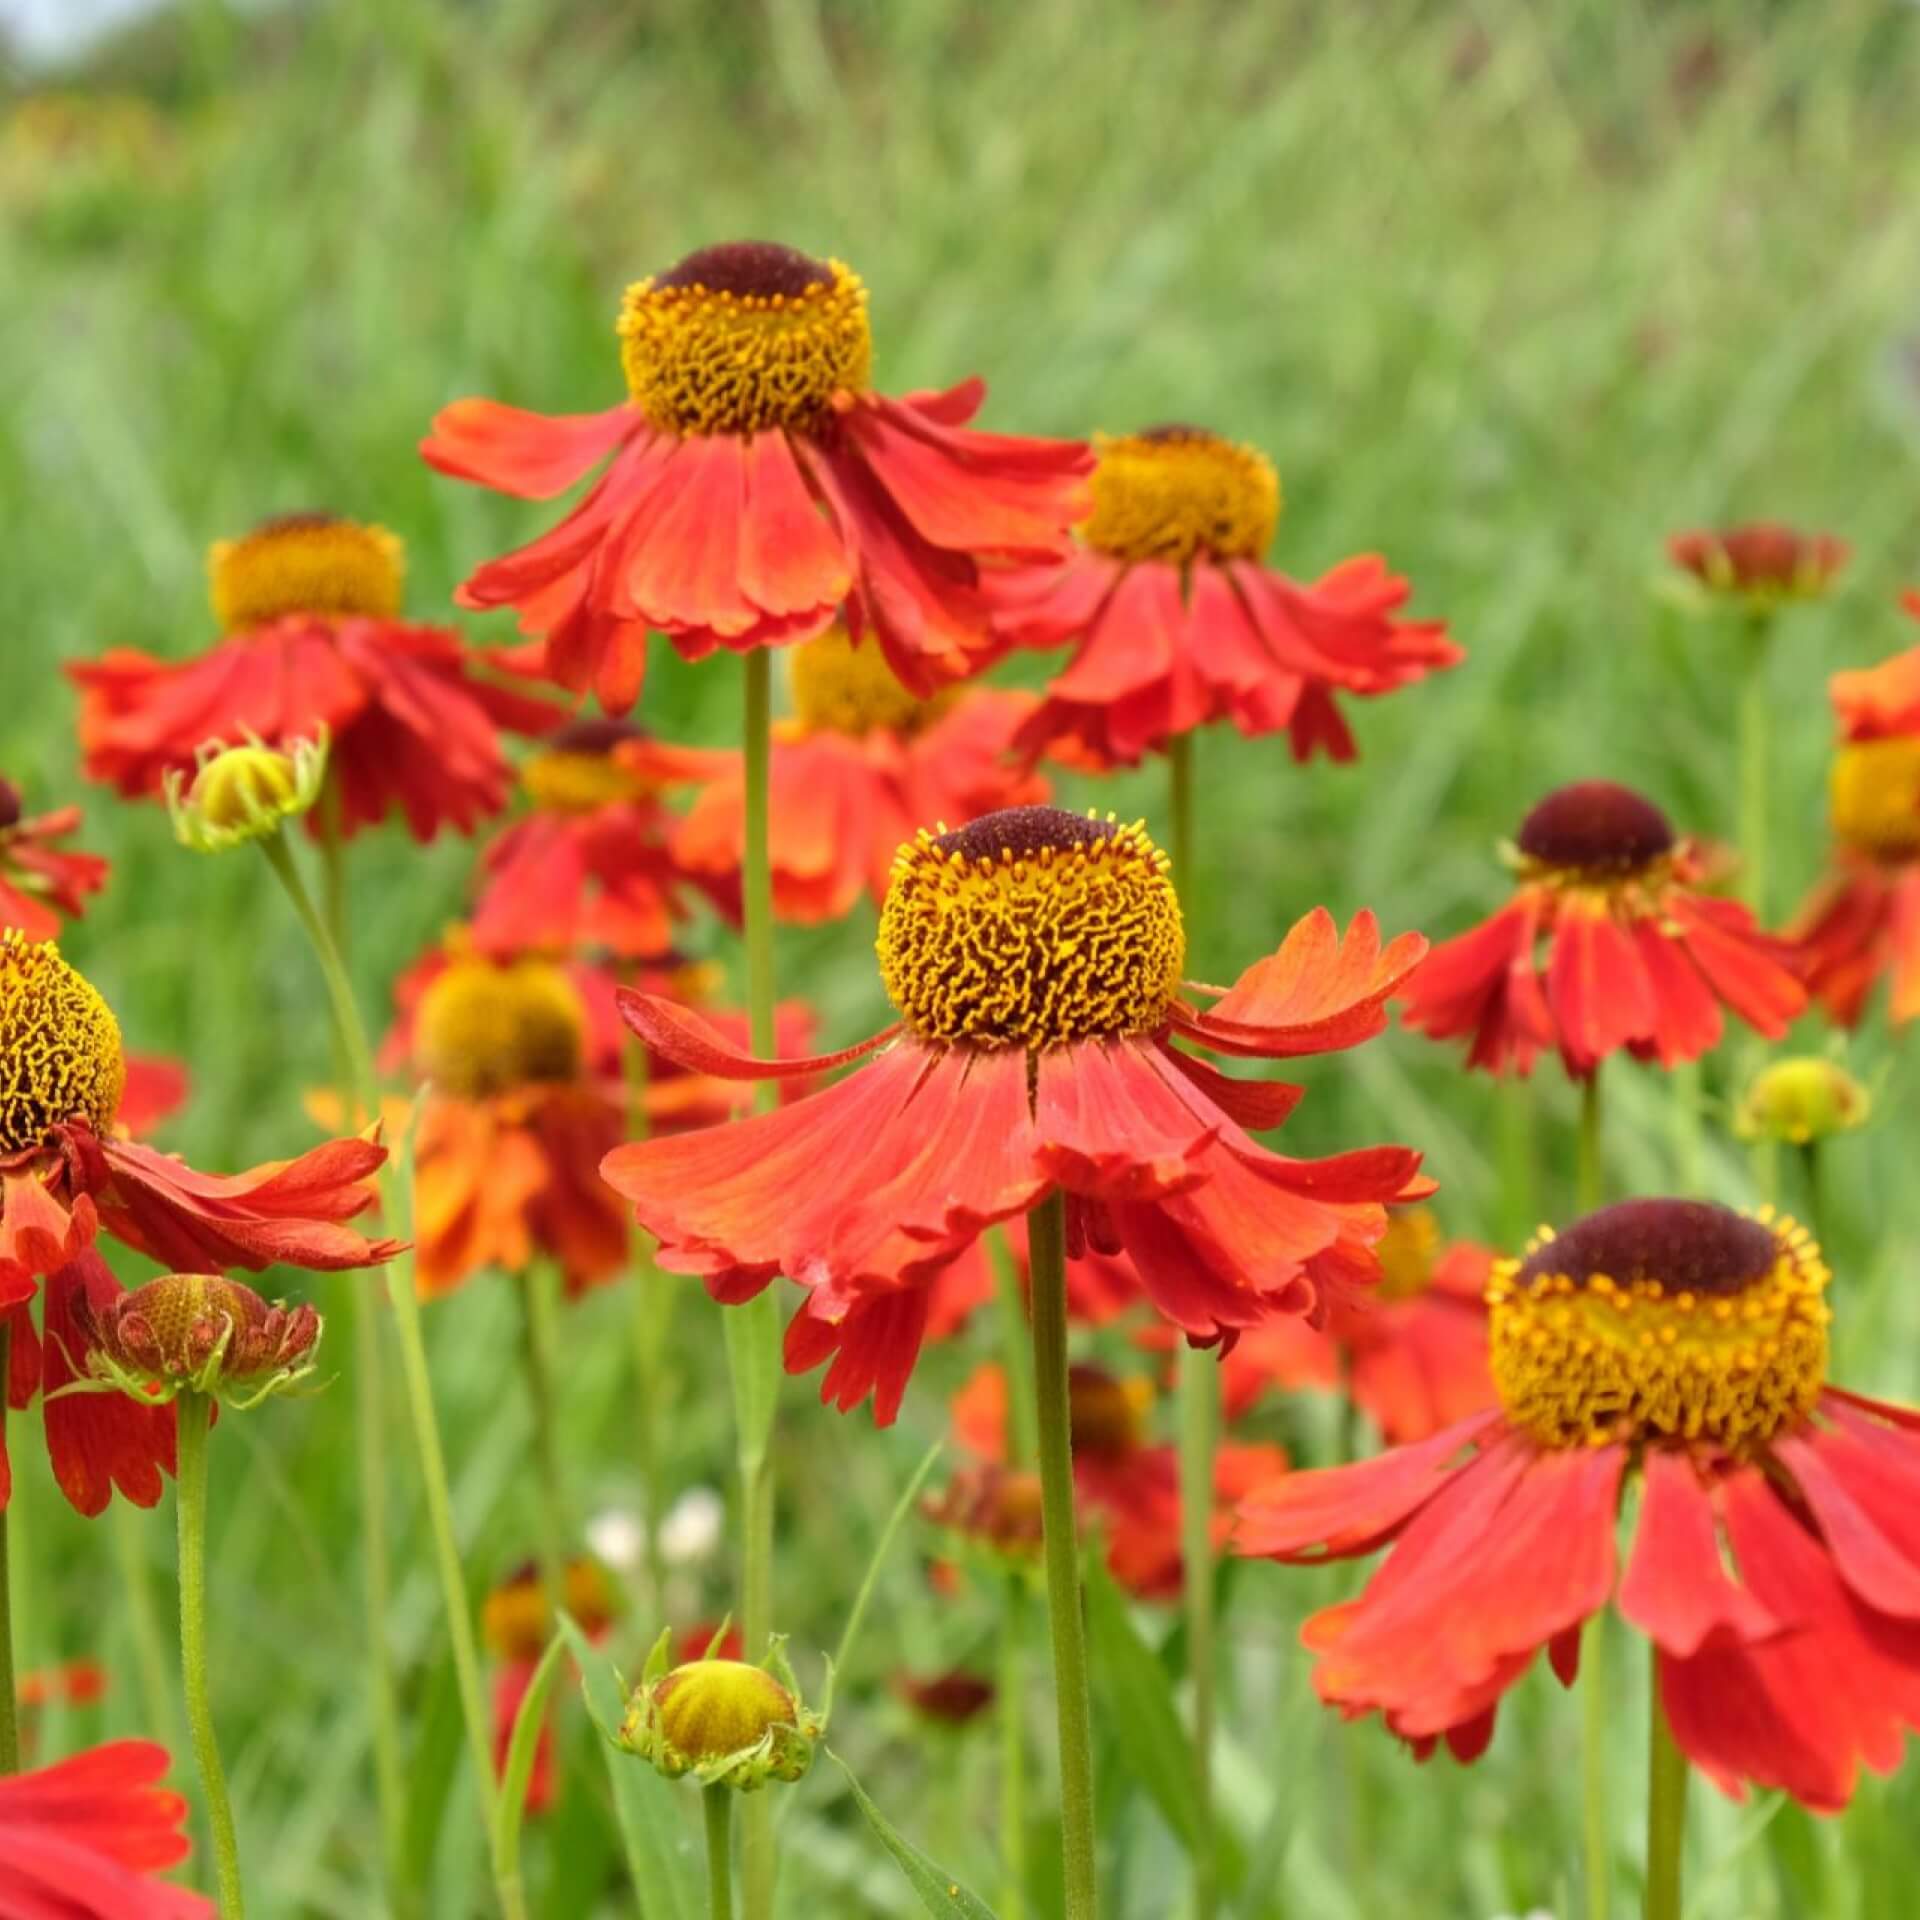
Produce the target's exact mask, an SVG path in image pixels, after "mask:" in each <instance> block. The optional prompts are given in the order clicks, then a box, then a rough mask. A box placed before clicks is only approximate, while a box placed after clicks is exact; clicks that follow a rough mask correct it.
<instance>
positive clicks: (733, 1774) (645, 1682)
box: [620, 1632, 822, 1792]
mask: <svg viewBox="0 0 1920 1920" xmlns="http://www.w3.org/2000/svg"><path fill="white" fill-rule="evenodd" d="M672 1643H673V1636H672V1634H671V1632H664V1633H662V1634H661V1636H660V1638H659V1639H658V1640H657V1641H655V1642H654V1646H653V1651H652V1653H650V1654H649V1655H648V1656H647V1665H646V1671H645V1673H644V1674H643V1675H642V1676H641V1681H640V1685H639V1687H638V1688H637V1689H636V1690H635V1692H634V1694H633V1698H632V1700H631V1701H630V1702H629V1703H628V1707H627V1717H626V1719H625V1721H624V1722H623V1723H622V1725H621V1728H620V1744H621V1745H622V1746H623V1747H625V1748H626V1749H627V1751H628V1752H629V1753H635V1754H638V1755H639V1756H640V1758H641V1759H643V1760H645V1761H648V1762H649V1763H650V1764H651V1765H652V1766H654V1767H655V1768H657V1769H658V1770H659V1771H660V1772H661V1773H663V1774H665V1775H666V1776H667V1777H668V1778H669V1779H678V1778H679V1776H680V1775H682V1774H685V1773H691V1774H692V1775H694V1777H695V1778H696V1779H698V1780H699V1781H700V1782H701V1783H702V1784H703V1785H705V1786H718V1785H726V1786H729V1787H734V1788H737V1789H738V1790H740V1791H741V1792H751V1791H752V1790H753V1789H755V1788H757V1787H762V1786H764V1785H765V1784H766V1783H767V1782H768V1781H769V1780H798V1779H800V1778H801V1777H802V1775H804V1774H805V1773H806V1771H807V1769H808V1768H809V1767H810V1766H811V1765H812V1764H813V1748H814V1743H815V1741H816V1740H818V1739H819V1737H820V1734H821V1731H822V1722H821V1719H820V1716H819V1715H818V1714H816V1713H813V1712H810V1711H809V1710H808V1708H807V1707H806V1705H805V1704H804V1703H803V1702H802V1701H801V1699H800V1690H799V1685H798V1683H797V1682H796V1681H795V1679H794V1677H793V1669H792V1668H791V1667H790V1666H788V1664H787V1660H786V1656H785V1654H784V1653H783V1652H782V1651H781V1649H780V1646H779V1643H778V1642H775V1644H774V1645H773V1646H772V1647H771V1648H770V1649H769V1651H768V1655H767V1659H766V1662H765V1664H764V1665H761V1666H749V1665H748V1664H747V1663H746V1662H745V1661H743V1660H723V1659H719V1658H717V1657H716V1656H715V1655H713V1654H712V1653H711V1652H709V1653H708V1654H706V1655H704V1656H703V1657H702V1658H700V1659H698V1660H689V1661H686V1662H683V1663H682V1664H681V1665H679V1666H677V1667H670V1666H669V1665H668V1661H669V1660H670V1659H671V1657H672V1654H671V1648H672Z"/></svg>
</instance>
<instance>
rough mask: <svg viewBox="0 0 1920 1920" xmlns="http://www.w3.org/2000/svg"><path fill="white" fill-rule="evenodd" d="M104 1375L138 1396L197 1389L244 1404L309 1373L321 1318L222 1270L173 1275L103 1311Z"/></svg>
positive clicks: (100, 1348) (98, 1353) (96, 1364)
mask: <svg viewBox="0 0 1920 1920" xmlns="http://www.w3.org/2000/svg"><path fill="white" fill-rule="evenodd" d="M93 1332H94V1337H95V1340H96V1343H97V1344H96V1347H95V1351H94V1354H93V1358H92V1364H93V1369H94V1373H95V1375H96V1377H97V1378H99V1379H101V1380H103V1381H105V1382H107V1383H108V1384H110V1385H113V1386H116V1387H118V1388H120V1389H121V1390H122V1391H123V1392H128V1393H132V1394H133V1395H134V1396H135V1397H136V1398H143V1399H149V1400H151V1399H162V1400H170V1399H172V1398H173V1397H174V1395H176V1394H179V1393H184V1392H188V1391H192V1392H194V1393H205V1394H212V1395H214V1396H216V1397H217V1398H219V1399H221V1400H224V1401H225V1402H226V1403H227V1404H228V1405H230V1406H233V1407H236V1408H241V1409H244V1408H246V1407H250V1406H253V1405H255V1404H256V1403H258V1402H259V1401H261V1400H264V1399H265V1398H266V1397H267V1396H268V1395H269V1394H273V1393H284V1392H286V1391H287V1390H288V1389H289V1388H292V1387H296V1386H299V1385H300V1384H301V1383H302V1382H303V1381H305V1380H307V1379H309V1378H310V1377H311V1376H312V1374H313V1371H314V1352H315V1350H316V1348H317V1347H318V1346H319V1344H320V1333H321V1319H320V1315H319V1314H318V1313H317V1312H315V1310H314V1309H313V1308H312V1307H311V1306H310V1305H308V1304H306V1303H305V1302H302V1303H300V1304H299V1305H297V1306H291V1307H290V1306H288V1305H287V1303H286V1302H285V1301H283V1300H275V1301H267V1300H263V1299H262V1298H261V1297H260V1295H259V1294H257V1293H255V1292H254V1290H253V1289H252V1288H251V1287H248V1286H242V1285H241V1283H240V1282H239V1281H237V1280H229V1279H227V1278H226V1277H225V1276H224V1275H221V1274H217V1273H166V1274H162V1275H161V1276H160V1278H159V1279H157V1280H149V1281H148V1282H147V1283H146V1285H145V1286H141V1287H136V1288H134V1290H133V1291H132V1292H131V1293H127V1294H122V1295H121V1296H120V1297H119V1298H118V1299H117V1300H116V1301H115V1302H114V1303H113V1305H112V1306H111V1307H110V1308H109V1309H108V1311H107V1312H106V1313H105V1314H104V1315H102V1316H100V1317H99V1319H98V1320H97V1322H96V1324H95V1326H94V1328H93Z"/></svg>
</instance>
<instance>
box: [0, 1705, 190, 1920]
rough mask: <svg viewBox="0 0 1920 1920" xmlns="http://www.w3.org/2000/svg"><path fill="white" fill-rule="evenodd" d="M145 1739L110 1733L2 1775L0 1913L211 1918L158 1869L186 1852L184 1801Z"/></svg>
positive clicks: (36, 1918) (162, 1757) (17, 1918)
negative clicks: (42, 1763)
mask: <svg viewBox="0 0 1920 1920" xmlns="http://www.w3.org/2000/svg"><path fill="white" fill-rule="evenodd" d="M172 1764H173V1763H172V1761H171V1760H170V1759H169V1758H168V1755H167V1750H166V1748H165V1747H158V1746H155V1745H154V1744H153V1743H152V1742H151V1741H148V1740H110V1741H108V1742H107V1743H106V1745H105V1746H99V1747H89V1748H88V1749H87V1751H86V1752H85V1753H76V1754H75V1755H74V1756H73V1757H72V1758H71V1759H70V1760H61V1761H58V1762H57V1763H56V1764H54V1765H53V1766H50V1767H37V1768H35V1769H34V1771H33V1772H31V1773H16V1774H9V1775H7V1776H5V1777H0V1920H213V1902H212V1901H210V1900H204V1899H202V1898H201V1896H200V1895H199V1894H197V1893H189V1892H188V1891H187V1890H186V1889H185V1888H184V1887H171V1886H168V1885H167V1884H166V1883H165V1882H164V1881H161V1880H156V1879H154V1878H153V1877H152V1876H153V1875H155V1874H157V1873H163V1872H165V1871H166V1869H167V1868H168V1867H173V1866H178V1865H179V1863H180V1862H181V1861H182V1860H184V1859H185V1858H186V1857H187V1852H188V1846H187V1836H186V1833H185V1831H184V1828H185V1825H186V1818H187V1803H186V1801H184V1800H183V1799H182V1798H181V1797H180V1796H179V1795H178V1794H177V1793H169V1792H168V1791H167V1790H166V1789H165V1788H164V1787H162V1786H161V1785H160V1781H161V1780H162V1779H163V1778H165V1776H166V1773H167V1770H168V1768H169V1767H170V1766H171V1765H172Z"/></svg>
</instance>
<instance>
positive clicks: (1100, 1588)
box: [1086, 1554, 1246, 1888]
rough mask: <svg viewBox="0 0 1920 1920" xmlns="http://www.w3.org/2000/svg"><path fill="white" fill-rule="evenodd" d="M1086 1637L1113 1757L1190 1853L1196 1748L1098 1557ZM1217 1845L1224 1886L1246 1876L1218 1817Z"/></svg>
mask: <svg viewBox="0 0 1920 1920" xmlns="http://www.w3.org/2000/svg"><path fill="white" fill-rule="evenodd" d="M1086 1585H1087V1638H1088V1642H1089V1646H1088V1654H1089V1663H1090V1665H1091V1667H1092V1679H1093V1691H1094V1693H1095V1694H1096V1695H1097V1696H1098V1703H1099V1708H1100V1718H1101V1719H1102V1720H1103V1721H1104V1722H1105V1723H1106V1725H1108V1726H1109V1727H1113V1728H1116V1729H1117V1730H1118V1738H1117V1739H1116V1740H1115V1742H1114V1750H1115V1752H1116V1754H1117V1755H1118V1757H1119V1760H1120V1763H1121V1765H1122V1766H1124V1767H1125V1768H1126V1770H1127V1772H1128V1773H1130V1774H1131V1775H1132V1776H1133V1778H1134V1779H1135V1780H1137V1781H1138V1782H1139V1783H1140V1785H1141V1786H1142V1787H1143V1788H1144V1789H1145V1790H1146V1792H1147V1794H1148V1796H1149V1798H1151V1799H1152V1801H1153V1803H1154V1805H1155V1806H1156V1807H1158V1808H1159V1809H1160V1813H1161V1815H1162V1817H1163V1818H1164V1819H1165V1820H1166V1823H1167V1825H1168V1826H1170V1827H1171V1828H1172V1829H1173V1831H1174V1833H1175V1834H1176V1835H1177V1836H1178V1837H1179V1839H1180V1841H1181V1843H1182V1844H1183V1845H1184V1846H1185V1847H1186V1849H1187V1851H1188V1852H1189V1853H1191V1852H1192V1851H1193V1848H1194V1844H1195V1842H1196V1840H1197V1839H1198V1837H1199V1833H1200V1821H1201V1817H1202V1816H1201V1811H1200V1783H1199V1778H1198V1773H1197V1770H1196V1768H1195V1765H1194V1758H1193V1743H1192V1741H1191V1740H1189V1739H1188V1738H1187V1730H1186V1728H1185V1726H1183V1725H1182V1724H1181V1720H1180V1711H1179V1708H1178V1707H1177V1706H1176V1705H1175V1704H1174V1698H1173V1681H1172V1679H1171V1678H1170V1676H1169V1675H1168V1672H1167V1669H1166V1667H1165V1666H1164V1665H1163V1664H1162V1662H1161V1660H1160V1657H1159V1656H1158V1655H1157V1654H1156V1653H1155V1652H1154V1651H1153V1649H1152V1648H1151V1647H1149V1646H1148V1645H1147V1643H1146V1642H1145V1641H1144V1640H1143V1639H1141V1637H1140V1634H1139V1632H1138V1630H1137V1629H1136V1628H1135V1626H1134V1624H1133V1618H1132V1615H1131V1614H1130V1613H1129V1612H1128V1610H1127V1602H1126V1597H1125V1596H1124V1595H1123V1594H1122V1593H1121V1591H1120V1589H1119V1588H1118V1587H1117V1586H1115V1585H1114V1583H1113V1576H1112V1575H1111V1574H1110V1573H1108V1571H1107V1569H1106V1565H1105V1563H1104V1562H1103V1561H1102V1560H1101V1558H1100V1557H1099V1555H1098V1554H1093V1555H1089V1556H1088V1562H1087V1581H1086ZM1214 1846H1215V1848H1216V1850H1217V1852H1218V1855H1219V1864H1220V1879H1221V1883H1222V1885H1224V1886H1226V1887H1228V1888H1232V1887H1235V1886H1237V1885H1238V1884H1239V1883H1240V1880H1241V1878H1242V1876H1243V1875H1244V1873H1245V1871H1246V1860H1245V1856H1244V1854H1243V1853H1242V1850H1241V1848H1240V1846H1239V1844H1238V1843H1237V1841H1236V1840H1235V1838H1234V1836H1233V1835H1232V1834H1231V1833H1230V1832H1229V1831H1228V1829H1227V1828H1226V1826H1225V1825H1224V1824H1223V1823H1222V1822H1221V1820H1220V1817H1219V1809H1218V1808H1217V1807H1216V1808H1215V1810H1214Z"/></svg>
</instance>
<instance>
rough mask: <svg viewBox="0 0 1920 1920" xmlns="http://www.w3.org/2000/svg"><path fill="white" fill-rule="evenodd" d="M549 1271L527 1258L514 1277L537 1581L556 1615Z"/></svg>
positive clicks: (556, 1484) (556, 1444)
mask: <svg viewBox="0 0 1920 1920" xmlns="http://www.w3.org/2000/svg"><path fill="white" fill-rule="evenodd" d="M554 1277H555V1276H554V1274H553V1271H552V1269H551V1268H550V1267H549V1266H548V1264H547V1263H546V1262H545V1261H544V1260H535V1261H533V1262H531V1263H530V1264H529V1265H528V1266H527V1267H526V1268H525V1269H524V1270H523V1271H522V1272H521V1273H520V1275H519V1276H518V1281H519V1292H520V1315H521V1340H520V1357H521V1361H522V1363H523V1364H524V1366H525V1369H526V1375H527V1405H528V1409H529V1411H530V1412H531V1414H532V1416H533V1459H534V1469H535V1473H536V1475H537V1477H538V1480H539V1484H540V1525H539V1535H540V1579H541V1584H542V1585H543V1586H544V1587H545V1588H546V1590H547V1604H548V1605H549V1606H551V1607H552V1608H553V1610H554V1612H555V1614H556V1615H557V1614H558V1613H559V1611H560V1610H561V1608H563V1607H564V1606H565V1605H566V1604H567V1541H568V1539H569V1537H570V1521H569V1511H568V1506H567V1497H566V1476H565V1475H564V1474H563V1473H562V1472H561V1470H560V1431H559V1425H560V1423H559V1409H558V1406H557V1405H556V1402H555V1396H554V1391H553V1308H554V1301H553V1287H552V1284H551V1283H552V1281H553V1279H554Z"/></svg>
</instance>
